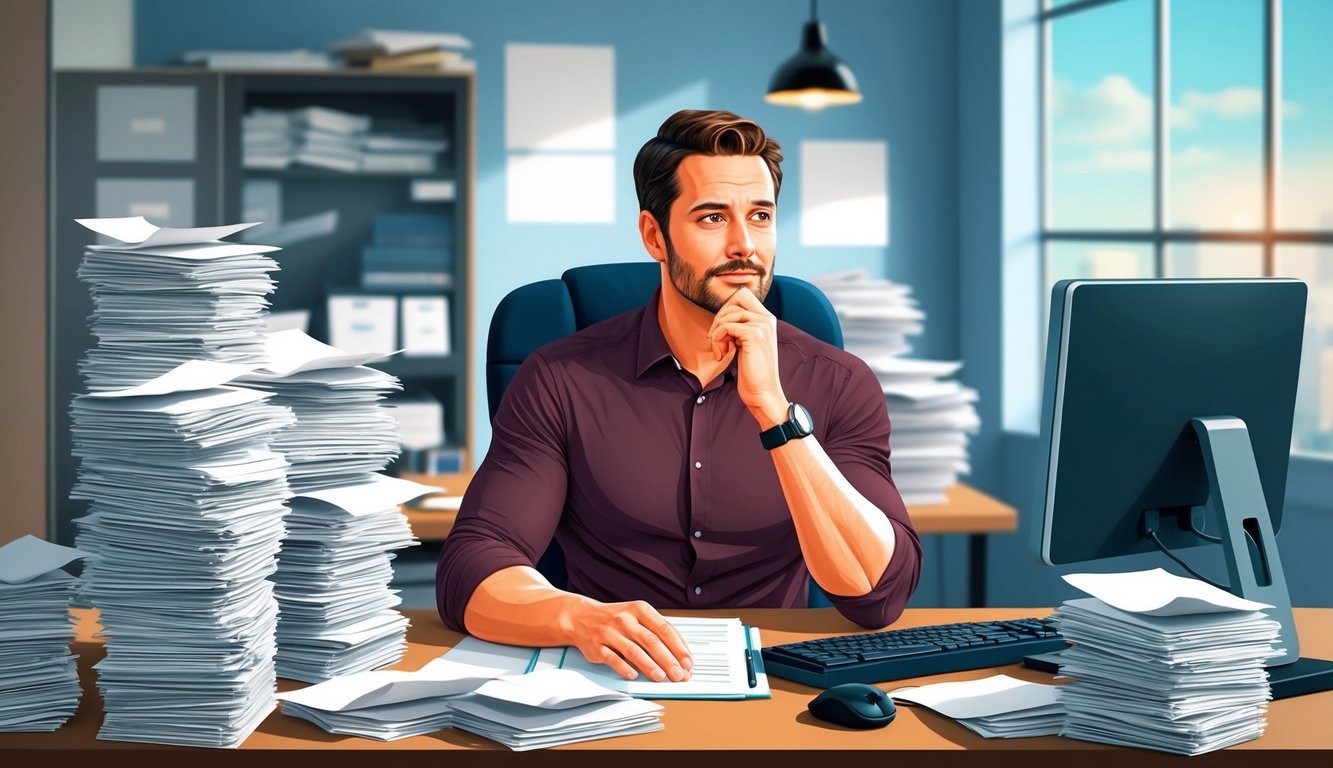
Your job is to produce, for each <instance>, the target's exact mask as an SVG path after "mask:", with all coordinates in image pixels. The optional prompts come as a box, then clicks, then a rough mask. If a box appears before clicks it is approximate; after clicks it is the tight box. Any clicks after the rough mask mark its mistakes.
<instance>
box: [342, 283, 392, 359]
mask: <svg viewBox="0 0 1333 768" xmlns="http://www.w3.org/2000/svg"><path fill="white" fill-rule="evenodd" d="M329 344H331V345H333V346H335V347H337V348H338V349H341V350H343V351H344V352H354V353H360V352H382V353H385V354H387V353H390V352H395V351H397V349H398V297H396V296H356V295H334V296H330V297H329Z"/></svg>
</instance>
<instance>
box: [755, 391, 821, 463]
mask: <svg viewBox="0 0 1333 768" xmlns="http://www.w3.org/2000/svg"><path fill="white" fill-rule="evenodd" d="M814 431H815V424H814V420H813V419H812V418H810V412H809V411H808V410H806V409H805V406H803V405H801V404H799V403H792V404H790V405H788V406H787V420H786V421H784V422H782V423H781V424H778V425H776V426H773V427H770V428H768V429H766V430H764V431H763V432H760V433H759V442H760V443H761V444H762V445H763V446H764V448H766V449H768V450H770V451H771V450H773V449H774V448H780V447H782V446H784V445H786V444H787V443H788V442H790V441H792V440H797V439H799V438H802V437H809V436H810V435H811V434H812V433H813V432H814Z"/></svg>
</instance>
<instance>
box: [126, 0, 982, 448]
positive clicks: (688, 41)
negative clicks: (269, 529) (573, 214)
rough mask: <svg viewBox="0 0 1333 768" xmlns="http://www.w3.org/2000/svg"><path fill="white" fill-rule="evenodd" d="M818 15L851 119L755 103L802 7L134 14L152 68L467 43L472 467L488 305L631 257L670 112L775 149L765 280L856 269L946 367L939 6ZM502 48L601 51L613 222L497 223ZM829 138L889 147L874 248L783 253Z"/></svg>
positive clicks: (949, 290)
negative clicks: (739, 131)
mask: <svg viewBox="0 0 1333 768" xmlns="http://www.w3.org/2000/svg"><path fill="white" fill-rule="evenodd" d="M819 11H820V18H821V19H822V20H824V21H825V23H826V25H827V27H828V32H829V45H830V48H832V49H833V50H834V51H835V52H836V53H837V54H838V55H839V56H841V57H842V58H843V59H844V60H845V61H847V62H848V63H849V65H851V67H852V68H853V70H854V71H855V73H856V75H857V78H858V80H859V81H860V85H861V89H862V91H863V92H864V94H865V100H864V101H863V102H862V103H861V104H859V105H856V106H851V107H841V108H837V109H831V110H827V111H824V112H821V113H806V112H802V111H800V110H793V109H788V108H781V107H774V106H770V105H768V104H766V103H765V102H764V100H763V93H764V91H765V90H766V87H767V84H768V79H769V77H771V75H772V73H773V71H774V69H776V67H777V65H778V64H779V63H780V62H781V61H782V60H784V59H785V58H786V57H788V56H790V55H791V54H793V53H794V52H795V51H796V48H797V44H798V41H799V35H800V29H801V24H802V23H803V22H804V21H805V20H806V18H807V15H808V13H809V6H808V3H806V2H805V0H676V1H674V2H670V3H648V2H624V1H623V0H562V1H561V2H549V1H546V0H495V1H493V2H484V3H483V2H463V1H462V0H396V1H394V2H380V3H369V2H364V1H363V0H227V1H226V2H222V1H220V0H217V1H214V0H199V1H194V0H192V1H191V2H188V3H182V2H177V1H176V0H138V2H137V4H136V19H135V49H136V50H135V62H136V64H137V65H139V66H160V65H168V64H172V63H175V61H176V60H177V58H178V56H179V55H180V53H181V52H182V51H185V50H191V49H218V48H248V49H284V48H298V47H305V48H313V49H323V48H324V47H325V46H326V45H327V44H328V43H329V42H330V41H333V40H337V39H341V38H345V37H348V36H350V35H351V34H353V33H354V32H356V31H357V30H358V29H360V28H362V27H378V28H385V29H421V30H438V31H452V32H459V33H461V34H463V35H465V36H467V37H468V38H469V39H471V40H472V42H473V45H474V48H473V52H472V54H473V57H474V58H475V59H476V60H477V70H478V75H477V116H476V134H477V138H478V141H477V188H476V204H475V222H474V231H475V235H476V244H475V251H474V258H475V264H476V269H475V280H476V284H475V290H476V292H475V296H476V314H475V316H474V334H473V337H474V338H473V350H474V355H473V357H474V359H473V366H474V370H475V371H476V372H477V373H476V376H475V378H474V387H475V392H476V393H477V405H478V408H477V411H478V413H476V414H474V418H473V424H474V435H475V445H476V446H477V449H478V452H481V451H483V450H484V449H485V446H486V445H487V444H488V443H489V440H490V427H489V424H488V423H487V421H486V418H485V407H484V403H485V394H484V393H485V389H484V384H483V379H482V375H481V358H480V354H481V352H482V351H483V349H484V339H485V334H486V327H487V323H488V322H489V318H490V315H491V313H492V311H493V310H494V307H495V305H496V304H497V303H498V302H499V300H500V299H501V298H502V297H503V296H504V294H505V293H507V292H508V291H509V290H510V289H512V288H514V287H515V286H517V285H519V284H522V283H525V282H530V281H532V280H539V279H545V278H548V277H555V276H558V275H559V274H560V273H561V272H562V271H564V270H565V269H567V268H569V267H572V266H577V265H580V264H589V263H598V262H608V261H626V260H634V259H646V258H648V257H647V255H646V254H645V253H644V251H643V247H642V245H640V243H639V241H638V235H637V230H636V224H635V221H636V217H637V215H638V206H637V204H636V202H635V197H634V189H633V181H632V178H631V173H630V170H631V166H632V163H633V159H634V155H635V153H636V152H637V151H638V148H639V147H640V146H641V145H642V144H643V142H644V141H645V140H647V139H648V138H649V137H650V136H652V135H653V134H654V133H655V132H656V130H657V126H658V125H659V124H660V123H661V122H662V120H663V119H664V118H666V117H667V116H668V115H669V114H671V113H672V112H674V111H675V110H677V109H681V108H687V107H690V108H699V107H702V108H721V109H730V110H732V111H734V112H737V113H739V114H741V115H745V116H747V117H750V118H753V119H755V120H757V121H758V122H759V123H760V124H761V125H763V126H764V127H765V129H766V130H767V131H768V132H769V133H770V134H772V135H773V136H774V137H776V138H777V139H778V141H779V142H781V143H782V145H783V147H784V150H785V152H786V155H787V159H786V161H785V162H784V164H783V167H784V173H785V176H784V184H783V194H782V198H781V200H780V210H779V230H778V231H779V247H778V256H779V259H778V269H779V270H781V271H782V272H784V273H786V274H791V275H795V276H798V277H802V276H809V275H815V274H819V273H822V272H826V271H832V270H840V269H848V268H853V267H864V268H866V269H868V270H869V271H870V273H871V274H872V275H874V276H877V277H889V278H891V279H893V280H898V281H901V282H904V283H907V284H910V285H912V286H913V287H914V289H915V295H916V296H917V297H918V298H919V299H920V300H921V303H922V306H923V308H924V309H925V310H926V312H928V313H929V319H928V321H927V330H926V333H925V334H924V336H923V337H921V338H919V339H917V340H916V346H917V354H918V355H919V356H922V357H938V358H949V359H952V358H955V357H956V356H957V355H958V354H959V344H958V327H957V323H958V300H957V291H958V270H957V231H958V220H957V214H956V207H957V194H958V192H957V181H956V179H957V175H956V173H955V167H956V164H957V155H956V152H955V135H956V126H957V116H956V110H957V98H956V90H955V89H956V77H955V70H956V65H955V60H956V57H955V50H956V46H955V40H954V27H955V24H954V13H955V6H954V3H953V2H952V1H943V2H918V0H893V1H891V2H884V1H883V0H825V2H824V3H821V4H820V6H819ZM511 42H514V43H554V44H578V45H611V46H614V47H615V62H616V109H617V112H618V113H619V114H618V120H617V124H616V150H615V160H616V184H617V188H616V201H617V212H616V220H615V222H614V223H613V224H607V225H581V224H563V225H546V224H521V225H511V224H508V223H507V222H506V221H505V176H504V167H505V146H504V72H503V67H504V46H505V44H506V43H511ZM828 139H835V140H879V141H887V142H888V145H889V180H890V193H889V194H890V221H889V236H890V243H889V245H888V247H855V248H849V247H838V248H831V247H803V246H801V245H800V233H799V231H798V223H799V222H798V218H799V216H798V213H799V208H798V205H799V200H800V183H801V167H800V151H799V148H800V142H801V141H803V140H828ZM491 264H496V265H501V266H496V267H490V266H488V265H491ZM279 290H281V284H279Z"/></svg>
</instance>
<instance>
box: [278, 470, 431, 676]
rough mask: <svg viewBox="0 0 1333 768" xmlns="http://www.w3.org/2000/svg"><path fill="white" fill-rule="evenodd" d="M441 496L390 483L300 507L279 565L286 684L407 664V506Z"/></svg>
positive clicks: (324, 495) (303, 500)
mask: <svg viewBox="0 0 1333 768" xmlns="http://www.w3.org/2000/svg"><path fill="white" fill-rule="evenodd" d="M437 490H440V489H438V488H431V487H428V486H424V485H419V484H417V483H413V482H409V481H406V480H400V479H397V478H392V477H385V476H383V475H371V476H370V479H369V480H368V481H366V482H362V483H360V484H357V485H350V486H345V487H341V488H334V489H329V490H325V491H312V492H310V493H308V494H306V495H305V496H300V497H297V498H295V499H292V502H291V507H292V512H291V515H289V516H288V518H287V531H288V533H287V538H286V540H284V542H283V545H282V554H281V555H280V556H279V563H278V572H277V574H276V575H275V576H274V581H276V582H277V597H278V604H279V606H280V607H281V609H282V615H281V618H280V620H279V622H278V675H279V676H281V677H287V678H292V679H295V680H305V681H308V682H316V681H321V680H328V679H330V678H333V677H337V676H339V675H346V674H350V673H353V672H360V671H363V670H368V669H376V668H378V667H383V666H386V665H388V664H392V663H394V662H396V661H398V660H399V659H400V658H402V655H403V651H404V650H406V648H407V638H406V632H407V626H408V622H407V619H406V618H405V617H403V616H402V614H400V613H399V612H398V611H397V610H396V607H397V606H398V605H399V603H401V602H402V601H401V600H400V598H399V597H398V592H397V590H392V589H390V588H389V583H390V582H391V581H392V580H393V568H392V566H391V561H392V559H393V557H394V555H393V552H392V550H395V549H401V548H403V547H408V546H413V545H415V544H416V543H417V541H416V539H414V538H413V536H412V529H411V528H410V527H409V525H408V522H407V518H406V517H405V516H404V515H403V514H402V512H401V511H399V506H398V505H399V504H401V503H403V502H406V501H409V500H411V499H413V498H416V497H418V496H421V495H423V494H425V493H430V492H433V491H437Z"/></svg>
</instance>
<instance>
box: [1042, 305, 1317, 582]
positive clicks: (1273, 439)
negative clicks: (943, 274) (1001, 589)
mask: <svg viewBox="0 0 1333 768" xmlns="http://www.w3.org/2000/svg"><path fill="white" fill-rule="evenodd" d="M1305 303H1306V286H1305V284H1304V283H1302V282H1300V281H1299V280H1287V279H1236V280H1185V279H1159V280H1064V281H1061V282H1059V283H1057V284H1056V285H1055V287H1054V289H1053V291H1052V297H1051V319H1050V335H1049V336H1048V340H1047V350H1046V378H1045V383H1044V385H1045V392H1044V397H1043V401H1042V425H1041V430H1042V433H1041V451H1042V456H1041V463H1040V468H1039V473H1040V489H1041V494H1042V496H1041V508H1042V509H1043V514H1044V520H1043V525H1042V526H1041V533H1040V542H1039V546H1040V554H1041V559H1042V560H1043V561H1045V562H1046V563H1048V564H1050V565H1058V564H1063V563H1075V562H1081V561H1087V560H1096V559H1101V558H1108V557H1117V556H1121V555H1129V554H1134V553H1137V552H1147V551H1153V550H1155V545H1154V544H1153V542H1152V541H1151V540H1150V539H1149V538H1147V537H1145V536H1144V534H1143V532H1142V530H1141V523H1142V520H1143V517H1144V512H1146V511H1149V510H1157V511H1160V512H1162V513H1164V514H1163V516H1162V517H1161V520H1162V525H1161V529H1160V536H1161V540H1162V542H1163V544H1165V545H1166V546H1167V547H1170V548H1176V547H1184V546H1194V545H1198V544H1204V543H1207V539H1205V538H1204V537H1201V536H1198V535H1196V534H1194V533H1192V532H1190V531H1189V530H1188V526H1189V522H1190V519H1191V518H1190V516H1191V508H1197V507H1201V506H1202V505H1203V504H1204V503H1205V502H1206V501H1207V500H1208V495H1209V479H1208V475H1207V473H1206V471H1205V465H1204V460H1203V456H1202V452H1201V450H1200V446H1199V439H1198V437H1197V436H1196V433H1195V430H1194V429H1193V428H1192V426H1191V421H1190V420H1191V419H1193V418H1195V417H1210V416H1215V417H1221V416H1227V417H1234V418H1238V419H1241V420H1242V421H1244V423H1245V427H1246V429H1247V430H1248V432H1249V437H1250V443H1251V445H1252V447H1253V452H1254V463H1255V465H1256V466H1257V468H1258V473H1259V480H1260V482H1261V484H1262V487H1263V498H1264V499H1265V500H1266V501H1267V506H1268V514H1269V516H1270V518H1271V521H1272V526H1273V528H1274V529H1276V528H1277V527H1278V526H1279V524H1280V522H1281V517H1282V501H1283V496H1284V494H1285V492H1286V485H1287V464H1288V458H1289V455H1290V451H1291V431H1292V416H1293V411H1294V408H1295V399H1296V380H1297V375H1298V371H1299V367H1300V355H1301V339H1302V332H1303V328H1304V323H1305ZM1193 515H1194V518H1193V519H1194V522H1195V524H1196V525H1198V526H1203V527H1205V531H1206V532H1208V533H1210V534H1211V535H1212V536H1216V535H1218V533H1219V531H1218V523H1217V522H1216V521H1213V520H1205V517H1206V516H1205V515H1203V514H1201V510H1194V511H1193Z"/></svg>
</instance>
